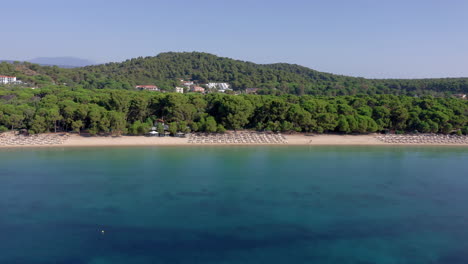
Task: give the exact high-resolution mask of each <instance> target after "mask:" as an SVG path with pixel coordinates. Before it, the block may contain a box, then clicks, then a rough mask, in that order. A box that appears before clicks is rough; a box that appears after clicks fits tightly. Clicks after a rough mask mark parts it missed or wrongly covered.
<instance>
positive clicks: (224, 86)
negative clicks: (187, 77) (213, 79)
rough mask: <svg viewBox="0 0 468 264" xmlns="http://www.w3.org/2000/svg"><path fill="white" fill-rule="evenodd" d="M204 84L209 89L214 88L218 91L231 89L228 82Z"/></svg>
mask: <svg viewBox="0 0 468 264" xmlns="http://www.w3.org/2000/svg"><path fill="white" fill-rule="evenodd" d="M206 86H207V87H208V88H210V89H213V88H216V89H218V92H222V93H224V92H226V90H232V89H231V86H230V85H229V83H207V84H206Z"/></svg>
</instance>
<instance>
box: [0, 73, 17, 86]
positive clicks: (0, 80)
mask: <svg viewBox="0 0 468 264" xmlns="http://www.w3.org/2000/svg"><path fill="white" fill-rule="evenodd" d="M12 83H16V77H14V76H5V75H0V84H12Z"/></svg>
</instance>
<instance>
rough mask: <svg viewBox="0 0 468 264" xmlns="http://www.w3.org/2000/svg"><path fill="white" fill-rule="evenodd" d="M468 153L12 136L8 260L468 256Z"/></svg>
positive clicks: (6, 182)
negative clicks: (42, 143) (40, 142)
mask: <svg viewBox="0 0 468 264" xmlns="http://www.w3.org/2000/svg"><path fill="white" fill-rule="evenodd" d="M467 164H468V149H467V148H430V147H427V148H422V147H420V148H399V147H236V148H224V147H213V148H209V147H206V148H202V147H200V148H197V147H191V148H182V147H180V148H176V147H172V148H170V147H167V148H82V149H80V148H76V149H73V148H69V149H18V150H0V263H13V264H19V263H25V264H26V263H27V264H45V263H63V264H65V263H67V264H78V263H79V264H81V263H83V264H84V263H90V264H98V263H117V264H119V263H137V264H138V263H323V264H328V263H337V264H338V263H339V264H346V263H356V264H372V263H374V264H390V263H391V264H394V263H395V264H396V263H398V264H406V263H408V264H409V263H411V264H418V263H424V264H427V263H434V264H442V263H443V264H445V263H446V264H461V263H463V264H466V263H468V169H467ZM102 230H104V233H102V232H101V231H102Z"/></svg>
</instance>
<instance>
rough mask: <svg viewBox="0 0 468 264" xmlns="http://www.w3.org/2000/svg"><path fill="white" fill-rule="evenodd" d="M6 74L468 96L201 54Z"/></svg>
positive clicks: (115, 85)
mask: <svg viewBox="0 0 468 264" xmlns="http://www.w3.org/2000/svg"><path fill="white" fill-rule="evenodd" d="M0 73H1V74H11V75H18V77H20V78H21V79H23V80H24V81H26V82H30V83H32V84H34V85H39V86H43V85H47V84H56V85H66V86H68V87H75V88H85V89H133V87H134V86H135V85H139V84H156V85H158V86H159V87H160V88H162V89H163V90H167V91H172V90H173V89H174V87H175V86H178V85H180V79H186V80H194V81H195V82H198V83H200V84H202V83H207V82H228V83H230V84H231V85H232V87H233V88H234V90H242V89H245V88H263V90H262V91H261V93H263V94H275V95H281V94H295V95H324V96H340V95H358V94H367V95H375V94H393V95H408V96H414V95H419V96H422V95H433V96H439V97H444V96H447V95H450V94H454V93H468V78H445V79H419V80H404V79H388V80H377V79H365V78H356V77H348V76H341V75H335V74H330V73H323V72H318V71H315V70H312V69H309V68H306V67H302V66H299V65H294V64H287V63H277V64H268V65H262V64H255V63H251V62H244V61H238V60H233V59H229V58H222V57H218V56H215V55H212V54H207V53H199V52H191V53H187V52H183V53H176V52H169V53H161V54H159V55H157V56H155V57H145V58H142V57H141V58H135V59H131V60H127V61H124V62H122V63H107V64H103V65H96V66H88V67H83V68H74V69H62V68H58V67H48V66H39V65H35V64H30V63H24V64H16V65H12V64H8V63H1V64H0Z"/></svg>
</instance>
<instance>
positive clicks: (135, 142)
mask: <svg viewBox="0 0 468 264" xmlns="http://www.w3.org/2000/svg"><path fill="white" fill-rule="evenodd" d="M284 136H285V137H286V139H287V141H288V143H287V144H270V145H277V146H288V145H301V146H310V145H324V146H325V145H330V146H338V145H344V146H346V145H349V146H359V145H362V146H370V145H381V146H391V145H411V146H414V145H418V144H390V143H384V142H382V141H379V140H377V139H376V135H314V136H305V135H303V134H295V135H284ZM209 145H218V146H228V144H216V143H215V144H191V143H188V138H176V137H145V136H121V137H102V136H96V137H87V136H79V135H76V134H72V135H70V137H69V139H67V140H66V141H65V142H64V143H63V144H60V145H39V146H38V145H13V146H12V145H9V146H5V145H3V146H2V145H0V148H17V147H104V146H209ZM232 145H243V144H232ZM244 145H266V144H244ZM419 145H431V146H442V145H447V146H464V147H468V145H467V144H419Z"/></svg>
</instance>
